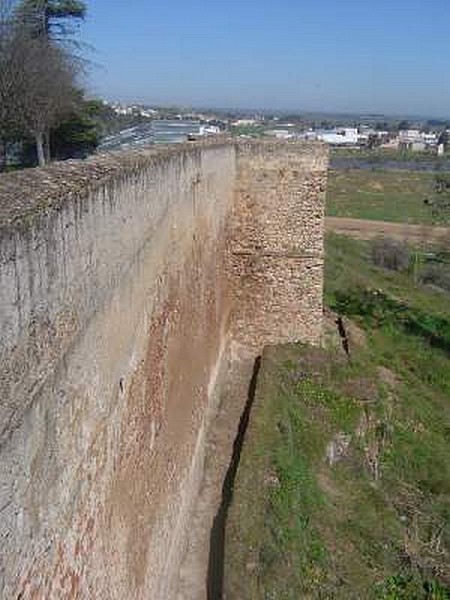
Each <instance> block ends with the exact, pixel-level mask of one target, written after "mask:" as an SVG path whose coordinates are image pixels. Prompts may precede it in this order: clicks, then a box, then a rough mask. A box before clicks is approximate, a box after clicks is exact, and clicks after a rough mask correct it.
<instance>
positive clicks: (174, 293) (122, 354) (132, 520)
mask: <svg viewBox="0 0 450 600" xmlns="http://www.w3.org/2000/svg"><path fill="white" fill-rule="evenodd" d="M324 152H325V151H324V149H323V147H322V146H318V147H316V146H313V145H306V146H302V145H290V146H286V145H284V144H282V145H280V144H265V145H259V144H256V145H253V144H245V145H239V144H237V145H236V144H232V143H225V142H220V143H217V144H207V145H202V144H194V145H190V146H188V147H187V146H180V147H176V148H171V149H162V150H160V149H157V150H143V151H139V152H134V153H133V152H128V153H119V154H112V155H109V156H104V157H96V158H93V159H90V160H88V161H85V162H70V163H66V164H60V165H55V166H52V167H49V168H47V169H42V170H40V169H39V170H30V171H28V172H24V173H20V174H12V175H6V176H3V177H2V178H1V179H0V200H1V203H0V232H1V239H0V307H1V320H0V336H1V341H0V352H1V365H2V376H1V378H0V386H1V388H0V398H1V399H0V596H1V597H5V598H22V599H28V598H33V599H41V598H42V599H44V598H45V599H46V600H47V599H52V598H58V599H59V598H100V597H101V598H108V599H109V598H111V599H114V598H117V599H123V598H133V599H135V598H136V599H139V598H152V599H153V598H155V599H158V600H159V599H164V600H168V599H169V598H170V596H171V593H172V590H171V587H170V585H171V580H172V574H173V571H174V569H176V566H177V565H178V564H179V562H180V556H181V553H182V551H183V544H184V534H185V528H186V524H187V522H188V519H189V511H190V507H191V504H192V501H193V499H195V493H196V490H197V488H198V485H199V482H200V479H201V474H202V464H203V458H204V457H203V442H204V436H205V430H206V427H207V425H208V419H209V416H210V414H211V413H212V411H213V410H214V399H215V398H216V390H217V387H218V386H220V381H221V377H223V372H224V369H225V367H226V364H225V362H226V361H224V360H223V356H224V352H225V349H226V347H227V343H228V341H229V339H230V337H231V336H235V337H236V339H238V340H239V341H240V342H241V343H245V344H247V343H248V344H251V345H253V346H258V345H262V344H265V343H272V342H275V341H285V340H287V339H289V340H292V339H310V340H313V341H317V339H318V337H319V334H320V315H319V313H320V311H321V281H322V279H321V265H322V263H321V261H322V219H323V201H322V196H321V195H322V192H323V184H324V172H325V171H324V170H325V158H324ZM280 286H282V287H280ZM281 289H284V292H283V293H281V292H280V290H281ZM286 311H288V314H289V319H288V320H287V321H286V319H285V318H284V317H283V315H286Z"/></svg>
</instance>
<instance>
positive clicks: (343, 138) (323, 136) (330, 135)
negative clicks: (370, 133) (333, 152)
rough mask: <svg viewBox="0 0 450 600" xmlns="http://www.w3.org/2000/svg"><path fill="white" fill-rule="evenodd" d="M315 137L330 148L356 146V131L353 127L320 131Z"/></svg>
mask: <svg viewBox="0 0 450 600" xmlns="http://www.w3.org/2000/svg"><path fill="white" fill-rule="evenodd" d="M317 137H318V139H319V140H322V141H323V142H325V143H327V144H330V145H332V146H356V145H357V144H358V130H357V129H355V128H353V127H342V128H339V129H333V130H332V131H322V132H320V133H318V135H317Z"/></svg>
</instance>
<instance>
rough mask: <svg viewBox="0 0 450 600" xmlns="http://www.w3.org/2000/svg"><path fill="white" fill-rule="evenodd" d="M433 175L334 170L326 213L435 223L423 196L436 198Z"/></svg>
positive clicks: (329, 182)
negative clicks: (434, 196) (434, 195)
mask: <svg viewBox="0 0 450 600" xmlns="http://www.w3.org/2000/svg"><path fill="white" fill-rule="evenodd" d="M433 182H434V175H433V174H432V173H418V172H410V171H383V170H379V171H378V170H377V171H366V170H362V169H361V170H358V169H353V170H348V171H347V170H346V171H331V172H330V174H329V177H328V192H327V193H328V202H327V214H328V215H329V216H333V217H352V218H356V219H374V220H378V221H395V222H403V223H419V224H422V223H425V224H429V225H431V224H432V216H431V211H430V209H429V207H427V206H426V205H425V204H424V199H426V198H432V197H433Z"/></svg>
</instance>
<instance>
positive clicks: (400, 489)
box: [225, 236, 450, 600]
mask: <svg viewBox="0 0 450 600" xmlns="http://www.w3.org/2000/svg"><path fill="white" fill-rule="evenodd" d="M325 297H326V303H327V305H328V307H329V309H330V310H332V311H333V313H331V314H330V315H329V317H328V319H327V323H328V326H327V331H328V333H327V338H326V339H327V343H326V348H325V349H317V348H311V347H308V346H303V345H286V346H279V347H272V348H269V349H268V350H266V351H265V352H264V355H263V361H262V367H261V374H260V378H259V382H258V388H257V393H256V399H255V404H254V407H253V413H252V418H251V424H250V427H249V431H248V434H247V439H246V442H245V445H244V449H243V452H242V456H241V464H240V467H239V471H238V476H237V481H236V484H235V492H234V499H233V504H232V506H231V509H230V514H229V522H228V527H227V541H226V557H225V560H226V591H227V593H228V596H227V597H230V598H239V599H240V600H247V599H252V600H253V599H271V600H275V599H276V600H278V599H283V600H290V599H292V600H294V599H295V600H297V599H299V598H309V599H316V598H317V599H319V598H320V599H331V598H333V599H342V600H344V599H345V600H348V599H355V600H356V599H358V600H360V599H374V600H376V599H382V600H420V599H424V600H425V599H428V600H441V599H448V598H450V587H449V586H450V449H449V444H448V442H449V432H450V406H449V401H448V399H449V397H450V303H449V301H448V294H447V295H446V294H445V293H444V292H441V291H437V290H433V289H429V288H425V287H420V286H417V285H414V282H413V278H412V277H411V273H410V272H409V271H408V269H406V270H405V271H402V272H398V271H387V270H385V269H382V268H379V267H376V266H375V265H374V264H373V262H372V259H371V249H370V245H369V244H367V243H363V242H357V241H353V240H350V239H348V238H345V237H339V236H330V237H329V238H328V239H327V245H326V290H325ZM338 314H339V315H341V316H342V318H343V322H344V326H345V329H346V334H347V336H348V342H349V349H350V356H349V357H347V355H346V353H345V352H344V350H343V349H342V344H341V342H342V340H341V338H340V337H339V335H338V334H337V329H336V325H335V319H336V316H337V315H338Z"/></svg>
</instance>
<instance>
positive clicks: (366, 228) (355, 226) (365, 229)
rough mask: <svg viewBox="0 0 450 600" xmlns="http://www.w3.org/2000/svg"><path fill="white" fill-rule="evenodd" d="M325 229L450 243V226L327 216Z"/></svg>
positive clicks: (359, 235) (360, 235)
mask: <svg viewBox="0 0 450 600" xmlns="http://www.w3.org/2000/svg"><path fill="white" fill-rule="evenodd" d="M325 230H326V231H327V232H330V231H332V232H334V233H341V234H344V235H348V236H350V237H353V238H356V239H359V240H371V239H373V238H376V237H379V236H385V237H389V238H394V239H398V240H406V241H408V242H411V243H414V244H416V243H421V242H424V241H426V242H428V243H433V244H443V243H447V244H450V227H431V226H429V225H410V224H408V223H389V222H386V221H368V220H364V219H348V218H345V217H326V218H325Z"/></svg>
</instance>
